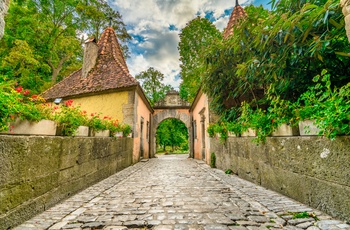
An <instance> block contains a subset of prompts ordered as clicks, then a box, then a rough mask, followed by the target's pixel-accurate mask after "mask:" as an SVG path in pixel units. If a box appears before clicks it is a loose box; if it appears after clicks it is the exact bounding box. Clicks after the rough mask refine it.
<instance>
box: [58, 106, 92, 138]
mask: <svg viewBox="0 0 350 230" xmlns="http://www.w3.org/2000/svg"><path fill="white" fill-rule="evenodd" d="M72 104H73V100H68V101H66V102H65V103H64V105H62V106H61V108H60V110H58V109H57V110H55V113H54V120H55V121H57V123H58V125H59V127H60V128H61V131H62V135H63V136H74V135H75V133H76V130H77V128H78V127H79V126H81V125H87V124H88V118H87V115H86V112H84V111H81V109H80V107H79V106H76V107H74V106H73V105H72Z"/></svg>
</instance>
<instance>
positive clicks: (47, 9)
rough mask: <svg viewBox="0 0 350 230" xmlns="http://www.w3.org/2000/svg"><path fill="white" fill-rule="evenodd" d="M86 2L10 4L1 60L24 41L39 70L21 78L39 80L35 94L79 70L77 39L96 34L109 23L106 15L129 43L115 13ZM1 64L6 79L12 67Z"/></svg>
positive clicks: (53, 0) (24, 0) (105, 6)
mask: <svg viewBox="0 0 350 230" xmlns="http://www.w3.org/2000/svg"><path fill="white" fill-rule="evenodd" d="M90 2H91V5H90V4H86V1H85V0H65V1H61V0H13V1H12V2H11V5H10V8H9V12H8V14H7V17H6V28H5V35H4V37H3V39H2V40H1V45H0V58H1V60H4V59H5V57H6V56H7V55H9V53H10V52H11V50H12V51H13V48H14V47H17V48H18V43H15V41H17V40H23V41H26V43H27V44H28V46H29V48H30V49H31V50H32V51H33V52H32V53H33V58H35V59H36V60H37V61H38V62H39V64H38V65H39V66H41V67H40V68H39V69H40V70H41V72H40V73H39V72H38V71H37V70H35V73H31V75H28V74H27V73H23V74H22V75H23V76H24V75H25V74H27V77H30V76H33V75H35V76H39V78H41V80H42V81H41V84H42V85H40V84H39V85H37V86H36V89H37V90H39V88H40V87H41V86H43V85H44V83H45V82H50V83H51V84H54V83H56V82H57V81H58V80H60V79H62V78H63V77H64V76H66V75H68V74H69V73H70V72H72V71H75V70H77V69H78V68H80V67H81V64H82V55H83V50H82V45H81V43H82V41H81V39H80V38H79V36H81V35H82V34H83V33H84V34H88V35H90V34H96V33H97V34H100V33H101V31H102V30H103V29H104V28H105V27H107V25H106V23H107V22H108V23H109V21H110V19H109V18H108V17H107V15H109V16H110V17H112V18H113V19H112V21H114V22H115V23H114V24H113V27H114V28H118V29H116V31H117V32H118V33H119V35H120V36H119V37H120V38H122V39H124V41H126V40H128V39H130V36H129V35H128V33H127V32H126V30H125V25H124V24H123V23H122V19H121V16H120V14H119V13H118V12H115V11H113V10H112V8H111V7H109V5H108V4H107V3H106V2H105V1H102V0H101V1H100V0H91V1H89V3H90ZM84 7H85V8H84ZM85 9H89V10H90V11H93V12H91V13H89V14H87V13H85V12H86V11H89V10H85ZM90 11H89V12H90ZM94 22H96V23H94ZM117 22H118V23H117ZM97 25H98V26H97ZM22 47H23V46H22ZM1 60H0V73H2V74H6V75H8V76H10V75H11V73H12V72H14V71H13V70H12V68H13V65H12V66H11V65H8V64H9V62H2V61H1ZM22 69H23V68H22ZM47 69H49V71H47ZM27 71H28V70H27ZM33 71H34V70H33ZM18 76H20V75H17V76H12V77H13V78H15V77H18ZM10 77H11V76H10ZM43 87H48V85H47V86H45V85H44V86H43Z"/></svg>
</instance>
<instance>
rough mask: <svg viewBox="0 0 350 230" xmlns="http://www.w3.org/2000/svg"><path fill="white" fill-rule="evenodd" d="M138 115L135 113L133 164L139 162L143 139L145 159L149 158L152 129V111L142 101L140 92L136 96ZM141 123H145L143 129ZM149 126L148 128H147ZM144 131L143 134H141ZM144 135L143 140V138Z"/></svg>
mask: <svg viewBox="0 0 350 230" xmlns="http://www.w3.org/2000/svg"><path fill="white" fill-rule="evenodd" d="M135 103H136V111H135V112H136V113H135V125H134V129H135V130H133V133H134V153H133V162H134V163H135V162H138V161H139V159H140V154H141V151H140V150H141V139H142V140H143V141H142V142H143V158H149V142H150V137H149V130H150V128H151V121H150V115H151V111H150V110H149V108H148V107H147V106H146V103H145V102H144V101H143V100H142V98H141V96H140V95H139V93H138V92H136V95H135ZM141 122H142V123H143V125H142V127H141ZM147 126H148V127H147ZM141 129H142V132H141ZM141 134H142V138H141Z"/></svg>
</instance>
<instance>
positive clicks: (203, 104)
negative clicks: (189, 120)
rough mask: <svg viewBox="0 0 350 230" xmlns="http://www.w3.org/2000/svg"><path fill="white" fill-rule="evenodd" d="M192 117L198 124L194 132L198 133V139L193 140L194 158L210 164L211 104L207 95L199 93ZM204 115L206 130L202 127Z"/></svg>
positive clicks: (193, 106)
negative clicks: (209, 131)
mask: <svg viewBox="0 0 350 230" xmlns="http://www.w3.org/2000/svg"><path fill="white" fill-rule="evenodd" d="M191 110H192V117H193V122H194V123H195V124H196V125H195V126H196V130H193V131H194V132H195V133H196V137H195V138H194V140H193V147H194V148H193V152H194V158H195V159H200V160H204V159H205V161H206V162H207V163H209V162H210V152H209V150H210V142H209V135H208V133H207V131H206V130H207V128H208V125H209V103H208V98H207V96H206V95H205V94H203V93H199V94H198V95H197V97H196V100H195V103H194V104H193V105H192V109H191ZM203 115H204V129H203V127H202V123H201V120H203V119H202V118H203ZM203 136H204V147H205V150H204V151H205V158H203V156H202V148H203Z"/></svg>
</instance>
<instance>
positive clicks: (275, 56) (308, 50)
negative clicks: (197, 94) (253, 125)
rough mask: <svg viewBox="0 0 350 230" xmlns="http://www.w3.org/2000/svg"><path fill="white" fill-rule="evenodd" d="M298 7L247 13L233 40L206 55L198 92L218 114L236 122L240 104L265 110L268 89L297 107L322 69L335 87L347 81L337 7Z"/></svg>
mask: <svg viewBox="0 0 350 230" xmlns="http://www.w3.org/2000/svg"><path fill="white" fill-rule="evenodd" d="M274 2H276V1H274ZM297 2H298V4H294V3H295V1H291V0H284V1H280V3H279V4H278V5H277V6H276V7H275V9H274V11H272V12H268V11H266V10H264V9H263V8H261V7H254V6H249V7H246V8H245V10H246V12H247V14H248V17H247V18H246V20H244V21H242V22H241V23H240V24H238V25H237V26H236V27H235V28H234V32H233V35H232V36H231V37H230V38H229V39H227V40H224V41H222V42H217V43H216V44H214V45H213V46H211V47H210V48H209V49H208V52H207V53H206V57H207V61H208V62H207V72H206V75H205V78H204V81H203V90H204V91H205V92H206V93H207V94H208V95H209V96H210V97H211V98H212V99H213V100H212V105H213V108H214V109H215V111H216V112H217V113H219V114H221V115H223V116H225V117H226V118H227V119H229V120H230V119H235V117H237V116H239V114H240V104H241V103H242V102H243V101H246V102H249V103H250V105H251V106H253V107H255V108H266V107H267V106H268V101H267V100H266V97H265V96H266V92H267V90H268V89H269V87H270V86H271V85H273V86H274V88H275V89H276V94H277V95H280V96H281V98H282V99H286V100H290V101H296V100H297V99H298V98H299V96H300V95H301V94H302V93H303V92H305V91H306V90H307V88H308V87H309V86H312V85H313V84H314V83H313V82H312V78H313V76H316V75H317V74H319V73H321V71H322V70H323V69H326V70H327V71H328V73H329V74H330V79H331V81H332V85H334V86H335V87H341V86H343V85H344V84H346V83H347V82H348V81H349V80H348V73H349V71H350V57H349V55H348V53H349V51H350V47H349V46H348V41H347V40H346V37H345V30H344V16H343V15H342V12H341V9H340V8H339V6H338V5H339V2H338V1H336V0H328V1H317V0H313V1H311V0H310V1H308V3H306V4H303V1H297ZM299 3H300V4H299ZM291 5H292V6H293V10H289V11H288V10H286V9H287V8H288V7H289V6H291Z"/></svg>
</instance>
